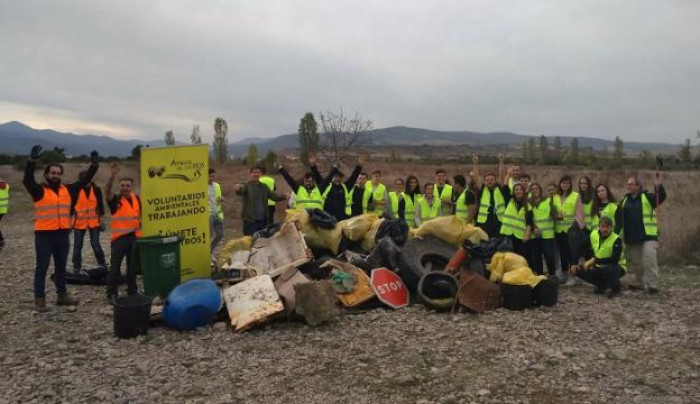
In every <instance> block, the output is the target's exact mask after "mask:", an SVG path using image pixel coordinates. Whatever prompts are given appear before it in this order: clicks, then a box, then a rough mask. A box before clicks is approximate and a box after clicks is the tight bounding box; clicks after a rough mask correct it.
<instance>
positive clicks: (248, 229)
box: [243, 219, 267, 236]
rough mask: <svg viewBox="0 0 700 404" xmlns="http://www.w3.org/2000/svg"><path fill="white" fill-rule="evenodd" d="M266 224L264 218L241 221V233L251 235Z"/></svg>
mask: <svg viewBox="0 0 700 404" xmlns="http://www.w3.org/2000/svg"><path fill="white" fill-rule="evenodd" d="M266 225H267V221H266V220H264V219H263V220H255V221H252V222H251V221H247V220H244V221H243V235H244V236H252V235H253V233H255V232H256V231H258V230H262V229H264V228H265V226H266Z"/></svg>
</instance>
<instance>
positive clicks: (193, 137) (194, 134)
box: [190, 125, 202, 144]
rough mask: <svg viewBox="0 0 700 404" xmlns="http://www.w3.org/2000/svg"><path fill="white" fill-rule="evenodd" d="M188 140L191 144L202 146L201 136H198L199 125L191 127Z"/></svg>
mask: <svg viewBox="0 0 700 404" xmlns="http://www.w3.org/2000/svg"><path fill="white" fill-rule="evenodd" d="M190 140H192V144H202V136H201V135H200V134H199V125H194V126H192V134H191V135H190Z"/></svg>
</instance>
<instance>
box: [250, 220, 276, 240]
mask: <svg viewBox="0 0 700 404" xmlns="http://www.w3.org/2000/svg"><path fill="white" fill-rule="evenodd" d="M281 227H282V223H281V222H280V223H273V224H270V225H267V226H265V227H264V228H263V229H261V230H258V231H256V232H255V233H253V241H255V240H257V239H259V238H270V237H272V236H273V235H274V234H275V233H277V232H278V231H279V230H280V228H281Z"/></svg>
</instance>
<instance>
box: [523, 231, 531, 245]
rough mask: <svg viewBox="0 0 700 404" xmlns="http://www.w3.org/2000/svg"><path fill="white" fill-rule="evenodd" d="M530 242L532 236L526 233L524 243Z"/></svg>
mask: <svg viewBox="0 0 700 404" xmlns="http://www.w3.org/2000/svg"><path fill="white" fill-rule="evenodd" d="M528 241H530V234H529V233H525V236H523V242H525V243H527V242H528Z"/></svg>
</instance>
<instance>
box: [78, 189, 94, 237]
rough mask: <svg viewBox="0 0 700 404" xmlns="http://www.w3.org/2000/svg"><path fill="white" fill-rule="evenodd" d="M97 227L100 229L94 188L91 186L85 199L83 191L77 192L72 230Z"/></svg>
mask: <svg viewBox="0 0 700 404" xmlns="http://www.w3.org/2000/svg"><path fill="white" fill-rule="evenodd" d="M97 227H100V217H99V216H98V215H97V196H96V195H95V187H94V186H91V187H90V193H89V194H88V196H87V197H86V196H85V191H84V190H83V189H81V190H80V191H78V201H77V202H76V203H75V222H74V223H73V228H74V229H78V230H85V229H95V228H97Z"/></svg>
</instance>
